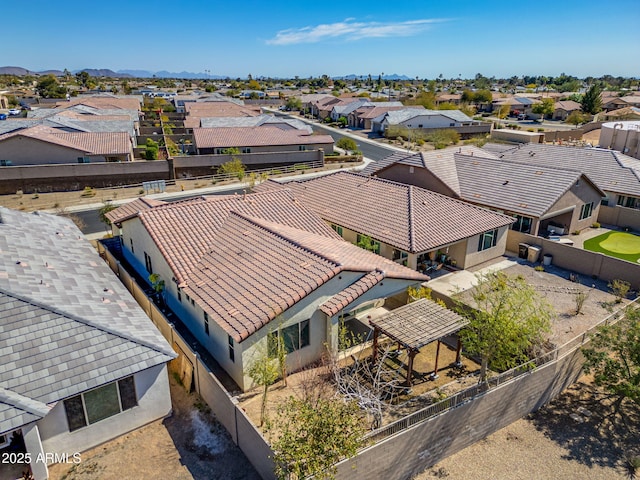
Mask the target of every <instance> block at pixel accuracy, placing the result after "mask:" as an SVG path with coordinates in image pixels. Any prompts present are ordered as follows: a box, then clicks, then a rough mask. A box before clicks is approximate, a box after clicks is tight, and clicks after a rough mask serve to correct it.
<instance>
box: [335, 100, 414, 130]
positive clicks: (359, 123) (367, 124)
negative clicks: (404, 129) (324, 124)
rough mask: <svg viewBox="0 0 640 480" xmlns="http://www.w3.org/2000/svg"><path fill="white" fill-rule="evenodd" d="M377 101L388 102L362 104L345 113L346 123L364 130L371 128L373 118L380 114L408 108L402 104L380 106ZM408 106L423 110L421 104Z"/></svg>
mask: <svg viewBox="0 0 640 480" xmlns="http://www.w3.org/2000/svg"><path fill="white" fill-rule="evenodd" d="M378 103H384V104H388V103H389V102H376V103H371V104H370V105H364V106H362V107H360V108H358V109H357V110H355V111H353V112H351V113H350V114H349V115H347V122H348V125H349V126H350V127H353V128H363V129H365V130H371V128H372V126H373V123H372V122H373V120H374V119H376V118H378V117H380V116H381V115H383V114H385V113H387V112H391V111H394V110H403V109H405V108H409V107H405V106H404V105H402V104H400V105H396V106H389V105H382V106H380V105H378ZM391 103H396V102H391ZM397 103H399V102H397ZM410 108H416V109H422V110H424V107H423V106H422V105H416V106H415V107H410Z"/></svg>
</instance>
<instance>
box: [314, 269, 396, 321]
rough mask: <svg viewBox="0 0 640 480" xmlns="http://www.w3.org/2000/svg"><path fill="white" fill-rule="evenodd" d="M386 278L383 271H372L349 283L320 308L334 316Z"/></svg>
mask: <svg viewBox="0 0 640 480" xmlns="http://www.w3.org/2000/svg"><path fill="white" fill-rule="evenodd" d="M383 279H384V275H383V274H382V272H379V271H375V272H370V273H367V274H366V275H364V276H363V277H361V278H360V279H358V280H357V281H356V282H354V283H352V284H351V285H349V286H348V287H347V288H345V289H344V290H343V291H341V292H338V293H336V294H335V295H334V296H332V297H331V298H330V299H329V300H327V301H326V302H324V303H323V304H322V305H321V306H320V310H322V311H323V312H324V313H326V314H327V315H329V316H330V317H333V316H334V315H336V314H337V313H338V312H340V311H341V310H342V309H344V308H346V307H347V306H348V305H350V304H351V303H353V302H354V301H355V300H357V299H358V298H360V297H361V296H362V295H364V294H365V293H367V292H368V291H369V290H371V289H372V288H373V287H375V286H376V285H378V283H380V282H381V281H382V280H383Z"/></svg>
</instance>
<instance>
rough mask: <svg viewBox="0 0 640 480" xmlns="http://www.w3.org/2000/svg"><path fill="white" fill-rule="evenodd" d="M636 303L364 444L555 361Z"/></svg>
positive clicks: (386, 428)
mask: <svg viewBox="0 0 640 480" xmlns="http://www.w3.org/2000/svg"><path fill="white" fill-rule="evenodd" d="M638 303H640V297H638V298H636V299H635V300H633V301H632V302H631V303H630V304H628V305H625V306H624V307H622V308H620V309H619V310H617V311H616V312H613V313H612V314H610V315H608V316H607V317H605V318H604V319H602V320H601V321H600V322H598V323H597V324H596V325H594V326H593V327H591V328H589V329H588V330H587V331H586V332H584V333H583V334H581V335H578V336H577V337H575V338H573V339H571V340H569V341H568V342H566V343H565V344H563V345H561V346H559V347H558V348H556V349H555V350H552V351H551V352H548V353H545V354H543V355H540V356H539V357H536V358H534V359H533V360H530V361H528V362H526V363H523V364H521V365H518V366H517V367H515V368H512V369H511V370H507V371H506V372H503V373H501V374H499V375H495V376H493V377H490V378H488V379H487V381H486V382H484V383H479V384H477V385H474V386H472V387H469V388H466V389H465V390H462V391H460V392H458V393H455V394H453V395H451V396H450V397H447V398H445V399H444V400H442V401H440V402H437V403H434V404H432V405H429V406H427V407H425V408H422V409H420V410H418V411H417V412H414V413H412V414H411V415H408V416H406V417H404V418H401V419H400V420H397V421H395V422H393V423H390V424H389V425H385V426H384V427H381V428H378V429H376V430H373V431H371V432H369V433H368V434H367V435H366V436H365V439H366V440H367V442H368V443H376V442H378V441H380V440H382V439H384V438H387V437H390V436H392V435H395V434H396V433H399V432H401V431H403V430H406V429H408V428H409V427H412V426H413V425H416V424H417V423H420V422H422V421H424V420H427V419H429V418H431V417H434V416H436V415H439V414H441V413H443V412H445V411H447V410H451V409H454V408H456V407H459V406H460V405H462V404H464V403H467V402H470V401H472V400H473V399H474V398H476V397H477V396H479V395H481V394H483V393H484V392H486V391H488V390H490V389H492V388H495V387H497V386H499V385H502V384H504V383H507V382H510V381H513V380H515V379H516V378H518V377H521V376H522V375H525V374H528V373H531V372H533V371H534V370H535V369H536V368H537V367H540V366H542V365H546V364H548V363H551V362H553V361H556V360H558V359H560V358H562V357H564V356H566V355H568V354H570V353H573V352H575V351H576V350H577V349H578V348H580V347H582V346H583V345H584V344H585V343H587V342H588V341H589V338H590V335H591V333H593V332H595V331H596V329H597V328H598V327H600V326H602V325H609V324H611V323H616V322H618V321H619V320H621V319H622V318H623V317H624V310H625V309H626V308H628V307H629V306H631V305H634V304H638Z"/></svg>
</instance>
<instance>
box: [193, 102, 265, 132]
mask: <svg viewBox="0 0 640 480" xmlns="http://www.w3.org/2000/svg"><path fill="white" fill-rule="evenodd" d="M185 109H186V112H187V116H186V118H185V120H184V127H185V128H187V129H190V128H198V127H200V126H201V125H200V122H201V120H202V119H203V118H228V117H237V118H242V117H245V118H251V117H258V116H260V115H262V111H261V109H260V107H258V106H252V105H238V104H236V103H234V102H222V101H211V102H195V103H186V104H185Z"/></svg>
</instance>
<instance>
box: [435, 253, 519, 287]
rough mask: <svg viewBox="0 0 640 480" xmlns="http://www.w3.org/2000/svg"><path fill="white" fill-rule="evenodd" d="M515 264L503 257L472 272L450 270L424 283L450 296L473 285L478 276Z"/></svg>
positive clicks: (515, 262)
mask: <svg viewBox="0 0 640 480" xmlns="http://www.w3.org/2000/svg"><path fill="white" fill-rule="evenodd" d="M517 264H518V262H517V261H515V260H511V259H509V258H507V257H505V258H504V259H503V260H501V261H499V262H497V263H493V264H491V265H488V266H486V267H484V268H480V269H479V270H476V271H473V272H471V271H469V270H458V271H456V272H451V273H449V274H447V275H443V276H442V277H438V278H436V279H434V280H430V281H428V282H427V283H426V285H427V286H428V287H429V288H431V289H432V290H433V291H435V292H438V293H441V294H443V295H447V296H451V295H453V294H455V293H461V292H464V291H466V290H470V289H472V288H473V287H475V286H476V285H477V284H478V277H481V276H483V275H487V274H489V273H493V272H497V271H500V270H504V269H506V268H509V267H512V266H513V265H517Z"/></svg>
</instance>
